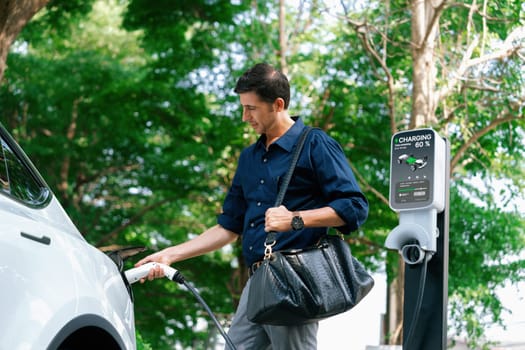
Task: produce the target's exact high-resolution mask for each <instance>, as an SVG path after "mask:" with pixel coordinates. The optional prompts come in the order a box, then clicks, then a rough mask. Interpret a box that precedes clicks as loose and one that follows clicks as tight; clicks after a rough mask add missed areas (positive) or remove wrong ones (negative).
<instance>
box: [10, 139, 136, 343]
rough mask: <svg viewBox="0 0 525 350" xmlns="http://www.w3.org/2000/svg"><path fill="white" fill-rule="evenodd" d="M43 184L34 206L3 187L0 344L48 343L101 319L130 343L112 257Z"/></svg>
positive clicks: (129, 321)
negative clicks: (83, 232) (87, 236)
mask: <svg viewBox="0 0 525 350" xmlns="http://www.w3.org/2000/svg"><path fill="white" fill-rule="evenodd" d="M4 133H5V130H3V133H2V136H3V137H5V134H4ZM4 146H5V144H4ZM9 146H10V147H17V146H16V145H14V144H13V143H12V140H11V141H10V143H9ZM20 152H22V151H21V150H19V149H18V150H17V154H18V156H19V157H20ZM24 161H25V160H24ZM0 166H1V164H0ZM26 166H28V165H27V163H26ZM29 166H32V165H31V164H30V165H29ZM30 171H31V172H32V173H35V172H36V169H30ZM47 191H49V193H47V194H46V195H47V196H50V199H47V200H46V201H45V202H43V203H42V205H40V206H33V205H28V204H27V203H23V201H20V200H16V199H15V198H13V197H12V196H10V195H9V194H7V193H6V192H4V191H1V190H0V310H1V312H0V349H10V350H23V349H48V348H49V347H50V346H51V344H52V342H53V340H54V339H55V340H54V341H55V343H54V344H58V343H57V339H59V338H64V339H65V337H67V336H68V333H71V332H73V331H74V330H75V329H74V328H75V327H77V328H78V327H82V326H98V325H101V326H103V327H105V330H106V331H107V332H108V333H110V334H112V336H114V337H115V341H116V342H117V343H119V344H120V347H121V348H122V349H135V346H136V345H135V328H134V312H133V302H132V300H131V296H130V294H129V293H128V290H127V288H126V284H125V282H124V280H123V278H122V276H121V273H120V271H119V270H118V268H117V265H116V264H115V263H114V262H113V261H112V260H111V259H110V258H109V257H108V256H107V255H106V254H104V253H103V252H101V251H100V250H98V249H97V248H95V247H94V246H92V245H90V244H89V243H88V242H87V241H86V240H85V239H84V238H83V237H82V235H81V234H80V233H79V231H78V229H77V228H76V227H75V225H74V224H73V223H72V221H71V220H70V218H69V217H68V216H67V214H66V212H65V211H64V209H63V208H62V206H61V205H60V203H59V202H58V200H57V199H56V197H54V196H53V194H52V193H51V191H50V190H49V189H47ZM90 323H92V324H90Z"/></svg>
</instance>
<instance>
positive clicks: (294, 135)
mask: <svg viewBox="0 0 525 350" xmlns="http://www.w3.org/2000/svg"><path fill="white" fill-rule="evenodd" d="M292 119H293V120H294V121H295V123H294V124H293V125H292V126H291V127H290V129H288V130H287V131H286V132H285V133H284V135H283V136H281V137H279V139H277V141H275V143H274V144H275V145H277V146H279V147H281V148H282V149H284V150H286V151H288V152H291V151H292V149H293V146H294V145H295V143H296V142H297V139H298V138H299V135H300V134H301V131H302V130H303V128H304V122H303V121H302V119H301V118H300V117H297V116H293V117H292ZM265 142H266V135H261V136H260V137H259V140H258V141H257V143H258V144H259V146H260V147H264V144H265Z"/></svg>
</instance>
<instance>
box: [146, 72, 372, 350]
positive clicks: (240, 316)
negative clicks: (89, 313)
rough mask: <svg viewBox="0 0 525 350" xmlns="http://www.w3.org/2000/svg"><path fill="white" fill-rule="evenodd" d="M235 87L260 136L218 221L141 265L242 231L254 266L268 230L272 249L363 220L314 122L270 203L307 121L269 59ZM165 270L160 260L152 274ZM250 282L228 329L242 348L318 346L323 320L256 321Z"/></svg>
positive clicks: (363, 209) (187, 253) (340, 160)
mask: <svg viewBox="0 0 525 350" xmlns="http://www.w3.org/2000/svg"><path fill="white" fill-rule="evenodd" d="M235 92H236V93H238V94H239V98H240V103H241V105H242V108H243V115H242V120H243V121H245V122H248V123H250V125H251V126H252V127H253V129H254V130H255V131H256V132H257V133H258V134H260V135H261V136H260V137H259V139H258V140H257V142H256V143H254V144H252V145H251V146H249V147H247V148H246V149H244V150H243V152H242V153H241V155H240V158H239V162H238V166H237V170H236V173H235V176H234V178H233V183H232V185H231V187H230V190H229V192H228V194H227V196H226V198H225V200H224V204H223V212H222V214H220V215H219V217H218V224H217V225H215V226H213V227H211V228H209V229H207V230H206V231H204V232H203V233H202V234H201V235H199V236H197V237H196V238H194V239H192V240H190V241H187V242H184V243H182V244H179V245H176V246H173V247H169V248H166V249H164V250H162V251H160V252H157V253H154V254H152V255H150V256H147V257H145V258H144V259H142V260H140V261H139V262H138V263H137V266H138V265H141V264H144V263H146V262H150V261H155V262H159V263H163V264H167V265H170V264H172V263H175V262H177V261H181V260H184V259H188V258H191V257H194V256H198V255H201V254H205V253H208V252H211V251H213V250H216V249H219V248H221V247H223V246H225V245H226V244H229V243H232V242H234V241H235V240H236V239H237V238H239V236H242V250H243V256H244V259H245V261H246V264H247V266H250V267H251V268H250V272H251V273H252V272H253V271H254V269H255V268H256V267H257V266H258V265H257V262H259V261H261V260H262V259H263V256H264V241H265V238H266V233H267V232H269V231H275V232H279V234H278V235H277V243H276V245H275V246H274V247H273V249H274V250H280V249H287V248H304V247H306V246H309V245H312V244H314V243H316V242H317V241H318V240H319V238H320V237H322V236H323V235H325V234H326V233H327V231H328V228H329V227H335V228H336V229H337V230H339V231H340V232H342V233H344V234H348V233H350V232H351V231H354V230H356V229H357V228H358V227H359V226H360V225H361V224H363V222H364V221H365V219H366V217H367V215H368V202H367V200H366V198H365V196H364V195H363V193H361V190H360V189H359V187H358V185H357V182H356V180H355V178H354V175H353V173H352V170H351V169H350V167H349V166H348V162H347V160H346V158H345V155H344V153H343V150H342V148H341V146H340V145H339V144H338V143H337V142H336V141H334V140H333V139H332V138H330V137H329V136H328V135H327V134H326V133H324V132H323V131H321V130H319V129H313V130H312V131H311V132H310V134H309V136H308V138H307V140H306V142H305V145H304V148H303V150H302V152H301V155H300V157H299V160H298V162H297V166H296V168H295V172H294V174H293V176H292V180H291V181H290V185H289V187H288V190H287V192H286V195H285V198H284V201H283V205H281V206H279V207H277V208H275V207H272V206H273V203H274V202H275V199H276V197H277V193H278V191H279V186H280V183H281V181H282V178H283V177H284V174H285V173H286V171H287V170H288V166H289V164H290V159H291V154H292V153H293V149H294V146H295V144H296V143H297V141H298V138H299V135H300V133H301V131H302V129H303V128H304V127H305V125H304V123H303V122H302V120H301V119H299V118H295V117H291V116H290V115H289V114H288V105H289V102H290V85H289V83H288V79H287V78H286V76H285V75H284V74H282V73H281V72H279V71H278V70H276V69H274V68H273V67H271V66H270V65H268V64H266V63H260V64H257V65H255V66H254V67H252V68H251V69H249V70H248V71H246V72H245V73H244V74H243V75H242V76H241V78H240V79H239V80H238V82H237V85H236V87H235ZM160 277H163V273H162V271H161V269H160V268H158V267H157V268H154V269H152V270H151V271H150V273H149V276H148V279H153V278H160ZM249 284H250V280H248V283H247V284H246V286H245V288H244V290H243V293H242V295H241V299H240V301H239V306H238V308H237V311H236V313H235V315H234V317H233V322H232V325H231V328H230V331H229V336H230V338H231V339H232V341H233V343H234V344H235V346H236V347H237V349H239V350H240V349H251V350H260V349H273V350H276V349H282V350H294V349H296V350H308V349H316V348H317V329H318V324H317V323H310V324H306V325H298V326H270V325H259V324H255V323H252V322H250V321H249V320H248V319H247V317H246V305H247V300H246V299H247V297H248V286H249Z"/></svg>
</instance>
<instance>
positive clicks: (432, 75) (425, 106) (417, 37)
mask: <svg viewBox="0 0 525 350" xmlns="http://www.w3.org/2000/svg"><path fill="white" fill-rule="evenodd" d="M444 5H445V1H436V0H434V1H432V0H411V3H410V6H411V11H412V16H411V29H412V38H411V45H412V46H411V51H412V60H413V77H412V82H413V91H412V112H411V118H410V123H409V128H410V129H416V128H421V127H430V126H432V125H434V124H436V122H437V119H436V116H435V111H436V107H437V105H436V104H437V93H436V85H435V84H436V66H435V60H434V49H435V43H436V39H437V33H438V28H439V26H438V24H439V16H440V14H441V11H442V10H443V7H444ZM404 269H405V267H404V262H403V259H402V258H401V257H399V263H398V273H397V275H396V277H395V279H394V280H393V282H392V284H391V285H390V286H389V288H388V293H389V296H388V300H387V308H388V309H387V313H388V319H387V320H385V321H386V322H387V323H386V327H387V332H388V334H387V337H388V344H392V345H393V344H397V345H401V344H402V343H403V326H402V325H403V308H404V306H403V301H404V300H403V297H404V293H405V288H404V287H405V274H404Z"/></svg>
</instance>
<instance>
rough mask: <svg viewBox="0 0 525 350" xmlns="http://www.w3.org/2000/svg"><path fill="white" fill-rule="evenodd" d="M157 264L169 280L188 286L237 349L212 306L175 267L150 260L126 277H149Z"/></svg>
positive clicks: (225, 337) (226, 339)
mask: <svg viewBox="0 0 525 350" xmlns="http://www.w3.org/2000/svg"><path fill="white" fill-rule="evenodd" d="M155 266H160V267H161V268H162V271H164V276H165V277H166V278H167V279H169V280H171V281H173V282H177V283H179V284H183V285H184V286H185V287H186V288H188V289H189V291H190V292H191V293H192V294H193V295H194V296H195V297H196V298H197V300H198V301H199V302H200V303H201V304H202V306H203V307H204V309H205V310H206V312H207V313H208V315H210V317H211V319H212V321H213V323H215V326H216V327H217V329H218V330H219V332H220V333H221V335H222V337H223V338H224V340H225V341H226V344H228V347H229V348H230V349H231V350H236V349H237V348H236V347H235V345H233V342H232V340H231V339H230V337H229V336H228V334H227V333H226V332H225V331H224V329H223V328H222V327H221V324H220V323H219V320H217V317H215V315H214V313H213V312H212V311H211V309H210V307H209V306H208V305H207V304H206V302H205V301H204V299H203V298H202V297H201V296H200V294H199V293H198V292H197V290H196V289H195V288H194V287H193V286H192V285H191V284H189V283H188V282H187V281H186V280H185V279H184V277H183V276H182V274H181V273H180V272H179V271H178V270H176V269H174V268H173V267H171V266H168V265H165V264H159V263H155V262H149V263H146V264H144V265H140V266H138V267H134V268H132V269H129V270H127V271H125V272H124V274H125V275H126V279H127V280H128V282H129V283H130V284H131V283H135V282H137V281H139V280H141V279H143V278H145V277H147V276H148V274H149V272H150V270H151V269H152V268H154V267H155Z"/></svg>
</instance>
